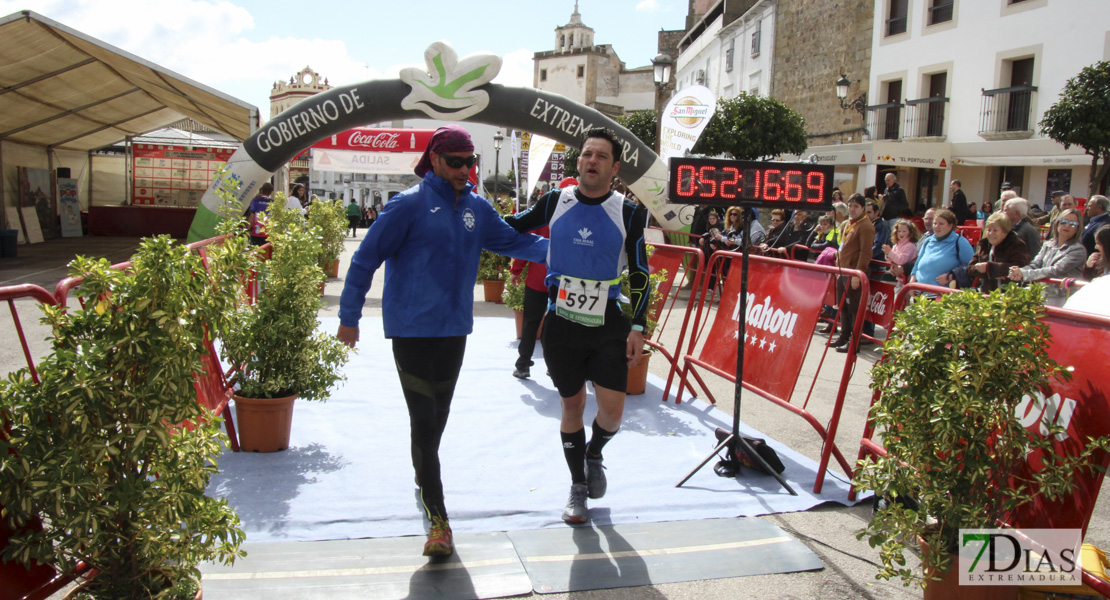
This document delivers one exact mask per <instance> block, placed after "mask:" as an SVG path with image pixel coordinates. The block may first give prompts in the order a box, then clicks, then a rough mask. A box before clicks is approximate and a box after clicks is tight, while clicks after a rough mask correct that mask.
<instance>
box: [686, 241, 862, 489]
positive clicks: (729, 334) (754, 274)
mask: <svg viewBox="0 0 1110 600" xmlns="http://www.w3.org/2000/svg"><path fill="white" fill-rule="evenodd" d="M742 259H743V255H742V254H740V253H738V252H716V253H714V254H713V257H712V259H711V261H710V262H711V264H710V269H712V268H713V267H714V265H713V264H712V263H713V262H717V261H721V262H723V261H731V267H730V269H729V270H728V277H727V278H726V279H725V282H724V286H723V292H722V294H721V297H720V299H719V300H718V299H717V296H716V290H715V289H709V287H708V279H709V278H707V277H702V278H701V284H700V286H699V289H698V297H697V302H696V304H695V305H693V306H692V307H691V308H688V309H687V310H688V311H689V310H693V311H694V313H695V316H694V321H693V322H692V323H691V324H690V327H692V330H691V334H690V339H689V341H688V342H687V347H686V349H685V350H683V354H682V355H681V357H680V361H681V376H680V380H679V390H678V394H677V395H676V401H677V402H681V401H682V395H683V392H684V391H685V390H686V389H687V388H689V389H690V391H691V393H692V392H693V391H694V387H693V382H692V381H691V379H693V380H694V381H696V382H697V384H698V385H699V386H700V387H701V389H702V391H704V392H705V394H706V397H707V399H708V400H709V401H710V402H715V401H716V400H715V399H714V398H713V396H712V393H711V392H710V391H709V389H708V387H707V386H706V385H705V381H704V380H703V379H702V377H701V375H700V373H699V369H700V370H704V371H708V372H710V373H714V374H716V375H718V376H720V377H724V378H725V379H727V380H728V381H731V382H733V383H735V382H736V358H737V347H738V344H739V343H741V339H742V340H743V342H742V343H746V344H750V345H751V348H750V350H749V349H745V352H744V378H743V381H742V382H741V384H742V385H743V386H744V389H746V390H748V391H751V392H755V393H756V394H757V395H759V396H760V397H762V398H765V399H767V400H769V401H770V402H772V403H774V404H777V405H778V406H781V407H782V408H785V409H786V410H788V411H790V412H791V413H794V414H795V415H798V416H800V417H801V418H802V419H804V420H805V421H806V422H807V423H809V424H810V426H811V427H813V429H814V431H815V432H816V433H817V435H818V436H819V437H820V438H821V440H822V450H821V459H820V463H819V465H818V471H817V481H816V483H815V484H814V490H813V491H814V493H820V492H821V488H822V486H823V484H824V478H825V473H826V471H827V470H828V463H829V460H830V458H835V459H836V461H837V463H838V464H839V465H840V467H841V468H842V469H843V470H844V472H845V473H851V472H852V467H851V465H850V464H849V463H848V461H847V460H846V459H845V458H844V455H843V454H842V453H841V451H840V449H839V448H837V446H836V443H835V439H836V431H837V427H838V425H839V423H840V414H841V411H842V409H843V406H844V399H845V397H846V396H847V391H848V381H849V379H850V378H851V373H852V370H853V369H854V366H855V360H856V354H855V344H853V345H852V346H853V347H852V348H851V349H850V352H849V354H848V358H847V360H846V361H845V363H844V369H843V371H842V373H841V380H840V384H839V387H838V390H837V396H836V399H835V401H834V405H833V409H832V411H831V415H830V416H829V419H828V421H827V422H826V423H822V422H821V421H820V420H819V419H818V418H817V417H816V416H814V415H813V414H812V413H811V412H809V411H808V410H807V409H808V405H809V401H810V399H811V397H812V395H813V386H814V385H815V384H816V378H817V376H818V375H819V374H820V373H821V366H822V365H823V364H824V358H825V354H822V356H821V361H820V364H819V365H818V367H817V372H816V373H815V375H814V380H813V382H812V384H811V386H810V389H809V392H808V394H807V395H806V397H805V398H804V399H803V400H802V402H801V405H800V406H799V405H796V404H794V403H792V402H791V396H792V394H793V391H794V389H795V387H797V384H798V382H799V375H800V373H801V367H802V364H803V363H804V362H805V358H806V356H807V354H808V351H809V346H810V342H811V340H812V339H813V333H814V329H815V328H816V325H817V322H818V319H819V316H820V311H821V305H822V302H823V301H824V298H825V290H826V289H827V288H828V287H829V286H830V285H833V284H834V282H835V280H836V277H838V276H841V275H843V276H856V277H859V278H860V280H861V290H860V293H861V297H862V298H867V297H868V290H869V284H868V280H867V276H866V275H865V274H863V273H862V272H860V271H855V270H848V269H844V270H841V269H837V268H835V267H828V266H823V265H812V264H809V263H803V262H798V261H792V260H783V259H777V258H767V257H760V256H750V257H749V277H748V304H747V306H748V309H747V310H748V314H747V315H746V319H745V320H746V327H745V331H744V334H743V337H742V338H741V335H740V331H739V321H738V317H739V295H740V287H741V286H740V283H741V282H740V269H741V260H742ZM713 303H717V306H716V312H715V313H713V312H711V311H709V310H708V305H710V304H713ZM862 327H863V319H862V318H858V319H856V322H855V323H854V328H853V339H859V335H860V332H861V329H862ZM703 334H705V335H706V339H705V343H704V344H701V345H700V347H701V351H700V353H698V352H697V349H698V346H699V341H700V338H701V336H702V335H703ZM830 341H831V338H830ZM828 348H829V342H826V343H825V346H824V353H827V352H828Z"/></svg>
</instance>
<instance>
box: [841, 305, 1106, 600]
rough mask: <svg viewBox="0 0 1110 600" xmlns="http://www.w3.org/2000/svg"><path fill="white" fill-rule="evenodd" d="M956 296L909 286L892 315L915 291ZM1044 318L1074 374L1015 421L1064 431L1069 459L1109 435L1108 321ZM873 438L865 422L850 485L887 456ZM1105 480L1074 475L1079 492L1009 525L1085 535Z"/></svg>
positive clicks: (1096, 585)
mask: <svg viewBox="0 0 1110 600" xmlns="http://www.w3.org/2000/svg"><path fill="white" fill-rule="evenodd" d="M954 291H956V290H953V289H951V288H947V287H940V286H934V285H925V284H920V283H911V284H907V285H906V286H905V287H903V288H902V290H901V291H900V292H899V293H898V296H897V297H896V298H895V302H894V306H895V310H899V311H900V310H903V309H904V307H905V305H906V303H907V302H908V300H909V298H910V297H911V294H913V293H915V292H926V293H933V294H948V293H952V292H954ZM1042 319H1044V320H1045V321H1047V322H1048V323H1049V328H1050V331H1051V332H1052V336H1053V340H1052V345H1051V346H1050V347H1049V355H1050V356H1051V357H1052V358H1053V360H1055V361H1057V362H1058V363H1060V364H1062V365H1069V366H1074V367H1075V369H1074V371H1073V373H1072V379H1071V380H1070V381H1068V382H1058V383H1057V384H1056V385H1054V386H1053V388H1052V390H1051V392H1053V394H1052V395H1051V396H1049V397H1048V398H1045V399H1044V402H1043V405H1042V407H1041V408H1039V409H1038V408H1037V407H1036V405H1035V404H1033V403H1032V401H1030V403H1028V405H1025V404H1023V405H1022V407H1023V408H1024V410H1023V414H1021V415H1019V416H1020V417H1021V418H1022V419H1023V421H1022V422H1023V424H1024V425H1025V426H1026V427H1028V428H1033V427H1039V426H1040V423H1041V422H1042V420H1049V421H1052V422H1055V423H1057V424H1059V425H1061V426H1062V427H1064V428H1065V429H1066V434H1065V436H1064V437H1063V438H1062V439H1060V438H1057V440H1056V452H1057V453H1059V454H1070V453H1072V451H1073V450H1074V449H1075V446H1076V444H1077V443H1079V444H1081V443H1082V441H1083V440H1087V439H1093V438H1097V437H1101V436H1105V435H1110V386H1108V385H1107V384H1106V383H1105V379H1104V378H1103V377H1101V373H1099V372H1098V368H1099V367H1101V365H1103V364H1106V363H1107V361H1108V360H1110V318H1108V317H1105V316H1101V315H1094V314H1090V313H1082V312H1077V311H1071V310H1066V309H1062V308H1056V307H1053V306H1047V307H1045V315H1044V316H1043V317H1042ZM1100 356H1101V357H1102V358H1099V357H1100ZM880 360H882V359H880ZM878 399H879V391H878V390H876V391H875V392H874V393H873V394H872V399H871V404H872V406H874V404H875V402H876V401H877V400H878ZM1022 407H1019V410H1022ZM874 435H875V427H874V424H873V422H872V421H871V419H870V418H869V419H868V420H867V422H866V423H865V424H864V428H863V435H862V436H861V438H860V448H859V453H858V455H857V459H856V463H857V466H856V469H854V470H853V471H852V478H853V480H854V479H855V477H856V475H857V474H858V473H859V468H860V467H859V464H860V463H862V462H863V461H864V460H867V459H871V458H874V457H879V456H886V454H887V452H886V448H885V447H884V446H883V445H882V444H881V443H879V442H877V441H875V439H874ZM1108 464H1110V457H1103V459H1102V462H1101V463H1100V466H1101V467H1102V468H1103V469H1105V467H1106V466H1107V465H1108ZM1103 477H1104V475H1103V474H1102V473H1096V474H1093V475H1092V474H1090V473H1083V472H1079V473H1077V474H1076V483H1077V485H1078V487H1077V490H1076V492H1075V494H1074V495H1073V496H1072V497H1070V498H1068V499H1067V500H1066V501H1063V502H1055V503H1049V502H1047V501H1046V500H1045V499H1043V498H1038V499H1037V500H1036V501H1035V502H1034V504H1033V505H1032V506H1031V507H1030V508H1028V509H1026V510H1023V511H1019V513H1018V515H1016V517H1015V522H1014V523H1013V524H1014V525H1020V526H1022V527H1025V528H1077V529H1081V530H1083V531H1084V532H1086V529H1087V525H1088V523H1089V522H1090V519H1091V514H1092V512H1093V511H1094V508H1095V503H1096V501H1097V500H1098V494H1099V491H1100V490H1101V487H1102V481H1103ZM856 496H857V493H856V490H855V489H854V488H853V489H852V490H851V492H849V495H848V498H849V500H855V499H856ZM1083 583H1085V584H1087V585H1088V586H1090V587H1091V588H1093V589H1095V590H1096V591H1098V592H1099V593H1100V594H1102V595H1103V596H1104V597H1107V598H1110V583H1108V582H1106V581H1105V580H1103V579H1101V578H1099V577H1096V576H1094V575H1093V574H1092V573H1090V572H1089V571H1088V570H1086V569H1084V572H1083Z"/></svg>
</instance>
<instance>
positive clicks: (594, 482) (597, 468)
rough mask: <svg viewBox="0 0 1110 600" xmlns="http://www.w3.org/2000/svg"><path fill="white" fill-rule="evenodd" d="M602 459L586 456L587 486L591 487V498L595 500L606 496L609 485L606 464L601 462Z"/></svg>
mask: <svg viewBox="0 0 1110 600" xmlns="http://www.w3.org/2000/svg"><path fill="white" fill-rule="evenodd" d="M601 461H602V459H601V457H598V458H590V457H589V456H587V457H586V487H588V488H589V489H590V498H593V499H594V500H597V499H598V498H601V497H602V496H604V495H605V488H606V487H607V483H606V481H605V465H603V464H601Z"/></svg>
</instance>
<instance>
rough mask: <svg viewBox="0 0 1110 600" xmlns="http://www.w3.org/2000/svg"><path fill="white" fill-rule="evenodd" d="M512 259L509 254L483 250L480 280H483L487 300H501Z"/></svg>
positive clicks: (480, 263) (479, 260)
mask: <svg viewBox="0 0 1110 600" xmlns="http://www.w3.org/2000/svg"><path fill="white" fill-rule="evenodd" d="M511 260H512V259H510V258H509V257H508V256H505V255H502V254H497V253H495V252H490V251H489V250H482V256H481V258H479V259H478V281H481V282H482V286H483V288H484V291H485V300H486V302H497V303H500V302H501V294H502V292H504V291H505V279H506V277H507V276H508V273H509V262H510V261H511Z"/></svg>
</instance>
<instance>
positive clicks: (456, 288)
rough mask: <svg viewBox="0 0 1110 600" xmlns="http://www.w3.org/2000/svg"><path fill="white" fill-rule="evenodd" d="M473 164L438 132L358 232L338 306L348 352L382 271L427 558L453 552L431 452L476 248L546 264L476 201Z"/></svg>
mask: <svg viewBox="0 0 1110 600" xmlns="http://www.w3.org/2000/svg"><path fill="white" fill-rule="evenodd" d="M476 160H477V157H475V156H474V143H473V142H472V141H471V139H470V134H469V133H467V131H466V130H465V129H463V128H462V127H459V126H458V125H448V126H446V127H440V128H439V129H437V130H436V132H435V133H434V134H433V135H432V139H431V141H430V142H429V143H428V148H427V149H426V150H425V151H424V155H423V156H422V157H421V159H420V162H419V164H417V166H416V169H415V171H416V174H417V175H418V176H420V177H423V178H424V181H423V182H421V183H420V184H418V185H416V186H414V187H412V188H409V189H408V190H405V191H404V192H402V193H400V194H398V195H397V196H395V197H394V198H393V199H391V200H390V201H389V202H388V203H387V204H386V205H385V208H384V209H383V210H382V212H381V215H379V216H378V218H377V220H375V222H374V225H373V227H370V228H369V229H367V230H366V235H365V237H363V239H362V243H361V244H360V245H359V248H358V250H357V251H355V254H354V256H353V257H352V258H351V266H350V269H349V270H348V271H347V281H346V284H345V285H344V287H343V295H342V296H341V297H340V300H339V323H340V325H339V332H338V334H337V336H338V337H339V339H340V340H342V341H343V342H344V343H346V344H347V345H348V346H350V347H352V348H353V347H354V346H355V343H356V342H357V341H358V338H359V328H358V322H359V318H360V317H361V316H362V307H363V304H364V303H365V301H366V294H367V292H369V291H370V284H371V282H372V280H373V277H374V271H376V270H377V269H378V267H380V266H381V264H382V263H383V262H385V263H386V267H387V268H386V271H385V273H386V279H385V289H384V292H383V295H382V315H383V323H384V328H385V337H387V338H390V339H391V340H392V341H393V357H394V360H395V362H396V364H397V372H398V375H399V377H400V379H401V389H402V390H403V391H404V395H405V403H406V404H407V405H408V410H409V419H410V425H411V436H412V464H413V468H414V469H415V470H416V481H417V485H418V486H419V487H420V502H421V505H422V506H423V508H424V512H425V516H426V517H427V519H428V521H429V522H430V528H429V529H430V531H429V533H428V541H427V543H425V544H424V555H425V556H437V557H442V556H449V555H450V554H451V553H452V552H454V545H453V542H452V535H451V527H450V524H449V522H448V519H447V509H446V507H445V505H444V500H443V483H442V481H441V479H440V463H439V443H440V438H441V437H442V436H443V430H444V428H445V427H446V425H447V416H448V414H449V412H450V408H451V398H452V396H453V394H454V392H455V382H456V381H457V380H458V376H459V370H460V369H461V367H462V361H463V353H464V351H465V349H466V336H467V335H468V334H470V332H471V331H472V330H473V326H474V282H475V280H476V279H477V273H478V258H479V256H480V255H481V251H482V249H483V248H485V249H488V250H491V251H493V252H498V253H502V254H506V255H509V256H513V257H516V258H522V259H525V260H530V261H543V260H544V257H545V256H546V255H547V240H545V239H543V238H540V237H539V236H535V235H532V234H520V233H517V232H516V231H515V230H514V229H513V228H512V227H509V225H508V224H506V223H505V221H503V220H502V219H501V217H500V215H498V214H497V211H496V210H494V208H493V206H492V205H491V204H490V203H489V202H488V201H486V200H485V199H484V198H482V197H481V196H479V195H477V194H475V193H474V191H473V189H474V186H473V185H471V183H470V182H469V181H468V178H469V174H470V169H471V168H472V167H473V166H474V163H475V162H476Z"/></svg>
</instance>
